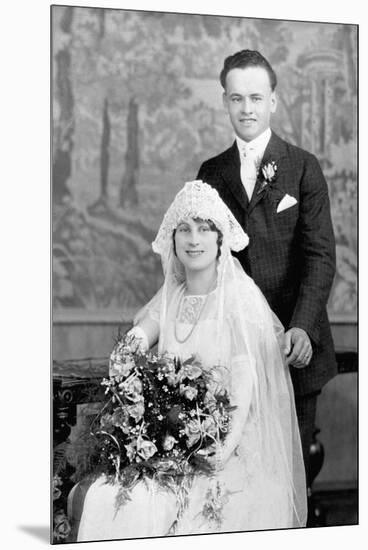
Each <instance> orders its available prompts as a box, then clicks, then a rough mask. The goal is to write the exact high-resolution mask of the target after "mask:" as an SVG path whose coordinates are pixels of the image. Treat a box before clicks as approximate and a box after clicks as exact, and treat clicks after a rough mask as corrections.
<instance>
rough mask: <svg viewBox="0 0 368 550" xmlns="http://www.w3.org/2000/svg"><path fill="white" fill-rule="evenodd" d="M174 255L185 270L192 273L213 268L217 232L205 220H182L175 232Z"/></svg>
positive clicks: (216, 248) (216, 250)
mask: <svg viewBox="0 0 368 550" xmlns="http://www.w3.org/2000/svg"><path fill="white" fill-rule="evenodd" d="M174 240H175V249H176V255H177V257H178V259H179V260H180V261H181V263H182V264H183V265H184V267H185V269H187V270H188V269H189V270H193V271H201V270H207V269H210V268H211V267H215V265H216V258H217V253H218V244H217V241H218V232H217V231H216V229H213V228H211V227H210V225H209V223H208V222H207V221H205V220H199V219H196V220H193V219H188V220H183V221H182V222H180V223H179V225H178V226H177V228H176V231H175V237H174Z"/></svg>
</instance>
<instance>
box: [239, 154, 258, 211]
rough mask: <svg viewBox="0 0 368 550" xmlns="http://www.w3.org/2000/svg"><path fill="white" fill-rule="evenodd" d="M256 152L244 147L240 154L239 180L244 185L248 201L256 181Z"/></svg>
mask: <svg viewBox="0 0 368 550" xmlns="http://www.w3.org/2000/svg"><path fill="white" fill-rule="evenodd" d="M257 157H258V155H257V152H256V151H255V149H254V148H252V147H246V146H245V147H244V148H243V149H242V152H241V163H240V179H241V181H242V183H243V185H244V188H245V191H246V193H247V195H248V199H249V201H250V200H251V198H252V194H253V190H254V186H255V184H256V180H257Z"/></svg>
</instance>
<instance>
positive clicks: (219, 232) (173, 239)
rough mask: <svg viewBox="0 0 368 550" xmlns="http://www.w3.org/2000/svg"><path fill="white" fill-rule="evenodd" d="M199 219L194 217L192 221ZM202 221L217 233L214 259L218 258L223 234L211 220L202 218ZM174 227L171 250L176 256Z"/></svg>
mask: <svg viewBox="0 0 368 550" xmlns="http://www.w3.org/2000/svg"><path fill="white" fill-rule="evenodd" d="M199 219H200V218H194V221H198V220H199ZM203 221H205V222H207V223H208V226H209V228H210V230H211V231H216V233H217V256H216V260H218V259H219V257H220V256H221V246H222V242H223V239H224V237H223V234H222V232H221V231H220V230H219V228H218V227H217V225H216V224H215V223H214V222H213V221H212V220H203ZM176 229H177V228H176V227H175V229H174V231H173V233H172V243H173V251H174V254H175V256H177V254H176V245H175V234H176Z"/></svg>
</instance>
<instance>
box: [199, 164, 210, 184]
mask: <svg viewBox="0 0 368 550" xmlns="http://www.w3.org/2000/svg"><path fill="white" fill-rule="evenodd" d="M206 164H207V163H206V162H204V163H203V164H202V165H201V167H200V169H199V171H198V174H197V177H196V179H197V180H202V181H206V177H207V172H208V171H207V170H206Z"/></svg>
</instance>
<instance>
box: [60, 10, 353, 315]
mask: <svg viewBox="0 0 368 550" xmlns="http://www.w3.org/2000/svg"><path fill="white" fill-rule="evenodd" d="M243 48H251V49H258V50H260V51H261V53H263V54H264V55H265V56H266V57H267V58H268V59H269V60H270V62H271V64H272V65H273V66H274V68H275V70H276V72H277V74H278V77H279V85H278V88H277V90H278V97H279V107H278V112H277V114H276V116H275V118H274V123H273V127H274V129H275V131H276V132H277V133H279V134H280V135H281V136H282V137H284V138H285V139H287V140H289V141H290V142H292V143H294V144H296V145H299V146H301V147H303V148H306V149H308V150H310V151H311V152H313V153H314V154H316V155H317V157H318V159H319V160H320V162H321V165H322V167H323V170H324V173H325V176H326V179H327V182H328V185H329V191H330V198H331V205H332V215H333V223H334V229H335V235H336V242H337V274H336V277H335V282H334V287H333V291H332V294H331V299H330V303H329V312H330V318H331V320H345V321H354V320H355V319H356V308H357V288H356V279H357V164H356V157H357V142H356V136H357V128H356V125H357V119H356V113H357V74H356V73H357V67H356V64H357V30H356V27H355V26H350V25H339V24H322V23H303V22H288V21H276V20H264V19H245V18H234V17H218V16H203V15H183V14H164V13H157V12H137V11H123V10H108V9H91V8H75V7H64V6H53V8H52V68H53V86H52V99H53V144H52V145H53V182H52V185H53V303H54V318H56V319H57V318H59V319H64V320H68V319H73V318H75V316H77V317H78V316H79V318H83V319H85V320H88V319H94V320H103V319H105V318H106V317H107V318H115V319H118V320H126V321H129V319H131V316H132V314H133V312H134V311H135V310H136V309H137V308H138V307H139V306H141V305H142V304H143V303H144V302H145V301H147V300H148V299H149V298H150V297H151V296H152V294H153V293H154V292H155V291H156V289H157V288H158V286H159V285H160V283H161V280H162V278H161V267H160V263H159V259H158V258H157V257H155V255H154V254H153V252H152V251H151V242H152V240H153V239H154V236H155V234H156V231H157V229H158V226H159V223H160V221H161V218H162V215H163V213H164V211H165V210H166V208H167V206H168V205H169V203H170V202H171V200H172V198H173V197H174V194H175V193H176V192H177V191H178V189H179V188H180V187H181V186H182V185H183V183H184V182H185V181H188V180H191V179H194V178H195V176H196V174H197V171H198V168H199V166H200V164H201V162H202V161H203V160H205V159H206V158H209V157H210V156H212V155H215V154H217V153H219V152H220V151H222V150H224V149H225V148H227V147H228V146H229V145H230V144H231V143H232V140H233V134H232V130H231V126H230V123H229V121H228V119H227V116H226V114H225V112H224V111H223V108H222V99H221V95H222V89H221V86H220V83H219V81H218V75H219V72H220V70H221V67H222V63H223V59H224V57H225V56H227V55H230V54H232V53H234V52H235V51H237V50H239V49H243Z"/></svg>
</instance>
